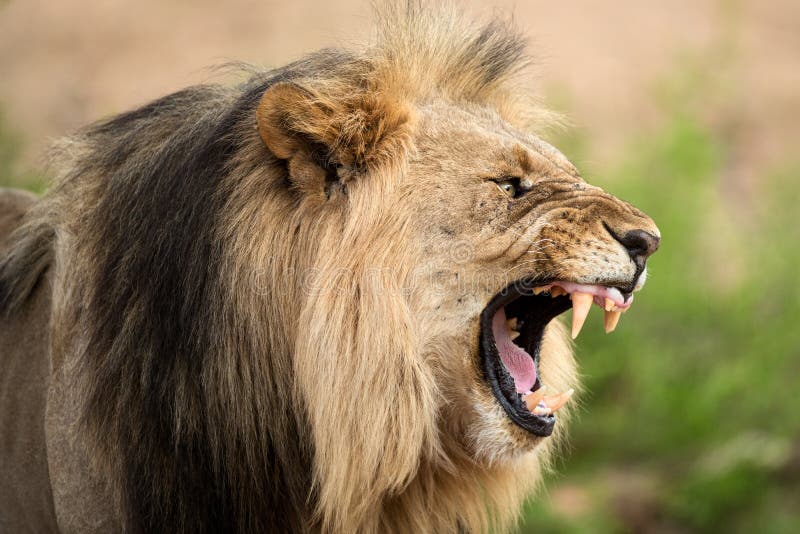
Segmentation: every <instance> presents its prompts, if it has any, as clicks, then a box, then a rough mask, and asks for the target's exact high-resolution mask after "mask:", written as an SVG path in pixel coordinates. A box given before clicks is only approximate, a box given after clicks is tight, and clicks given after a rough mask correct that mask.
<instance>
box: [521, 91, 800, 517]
mask: <svg viewBox="0 0 800 534" xmlns="http://www.w3.org/2000/svg"><path fill="white" fill-rule="evenodd" d="M704 87H705V86H704V85H703V84H701V83H695V84H688V85H686V89H687V90H691V91H692V92H693V95H692V97H691V98H689V97H686V98H684V96H685V95H683V94H680V92H678V93H677V94H674V95H673V97H672V98H667V99H665V101H664V103H663V104H664V106H665V107H666V111H667V116H668V120H667V121H666V124H665V125H664V126H663V128H662V129H661V130H660V131H658V132H656V133H654V134H651V135H648V136H646V137H644V136H643V137H642V138H641V139H638V140H636V141H634V142H632V143H631V145H630V150H628V151H627V154H629V156H628V157H627V159H626V160H625V161H622V162H621V163H620V164H619V165H618V166H616V167H615V168H613V169H612V170H610V171H607V172H603V171H599V173H597V174H595V173H593V172H585V174H586V175H587V178H588V180H589V181H590V182H592V183H595V184H597V185H600V186H602V187H604V188H606V189H607V190H609V191H610V192H612V193H614V194H615V195H617V196H620V197H621V198H624V199H626V200H628V201H630V202H632V203H633V204H634V205H636V206H637V207H639V208H641V209H643V210H644V211H645V212H647V213H648V214H650V215H651V216H652V217H653V218H654V219H655V221H656V222H657V224H658V225H659V228H660V229H661V232H662V236H663V242H662V246H661V249H660V250H659V252H658V253H657V254H656V255H655V256H653V258H651V260H650V262H649V264H650V267H649V272H650V277H649V280H648V282H647V286H646V288H645V290H644V291H643V292H642V293H640V294H639V295H637V300H636V303H635V306H634V309H633V311H632V312H631V313H628V314H626V315H625V316H624V317H623V320H622V321H621V323H620V326H619V328H618V329H617V331H616V332H615V333H614V334H613V335H611V336H605V335H604V334H603V333H602V321H601V314H593V315H594V317H591V318H590V319H592V321H591V322H589V323H588V324H587V327H586V328H584V331H583V333H582V334H581V337H580V338H579V342H578V359H579V361H580V365H581V369H582V372H583V374H584V379H585V386H586V390H587V394H585V395H584V398H583V401H584V408H583V410H582V414H581V416H580V417H579V418H578V420H577V421H575V422H574V423H573V424H572V428H571V433H572V434H571V436H572V438H571V446H572V450H571V452H570V453H569V454H568V460H566V461H563V462H562V464H561V465H560V466H559V467H558V468H557V471H558V473H559V474H556V475H551V476H550V480H548V482H547V484H546V489H545V490H544V494H543V495H539V496H538V497H537V498H536V499H535V500H534V501H533V502H531V503H530V504H529V505H528V507H527V509H526V513H525V521H524V523H523V525H522V529H521V530H522V532H526V533H527V532H531V533H533V532H536V533H542V532H746V531H747V532H750V531H752V530H753V529H755V528H758V529H759V530H760V531H761V532H797V531H798V528H800V509H798V508H797V505H798V504H799V503H800V400H798V397H797V394H796V381H797V377H798V375H800V328H798V327H797V322H798V319H800V286H798V284H797V275H798V264H800V247H798V244H800V227H798V224H797V221H798V217H797V207H796V205H797V199H800V161H798V160H796V161H792V159H791V158H787V161H786V163H785V165H784V166H783V167H782V168H781V169H779V170H776V171H775V172H774V173H772V174H771V175H769V176H761V177H758V179H757V183H755V184H754V185H753V186H752V187H750V188H746V187H742V186H741V184H737V183H735V178H734V176H735V172H736V169H735V168H731V165H732V163H731V162H734V165H735V161H736V157H735V154H733V151H734V150H735V149H736V148H735V147H734V146H733V143H732V142H731V140H732V137H731V136H728V135H726V134H725V133H724V132H723V133H719V132H718V131H715V129H714V128H713V127H711V126H707V121H705V120H704V117H703V114H702V113H700V112H698V110H699V109H700V107H699V106H696V103H697V102H699V101H702V100H703V98H704V97H708V96H709V94H708V93H707V92H706V93H705V94H704V93H703V89H704ZM698 93H699V94H698ZM704 111H707V106H706V109H705V110H704ZM723 122H724V121H723ZM561 141H562V142H561V143H559V145H560V146H561V147H562V148H565V147H566V152H567V154H568V155H569V156H572V157H573V158H575V159H577V160H578V161H580V159H581V154H582V152H583V150H584V149H585V147H586V146H588V143H587V141H586V140H585V139H581V138H580V137H579V136H578V137H575V135H574V134H573V137H572V138H566V139H563V140H561ZM584 171H586V169H584Z"/></svg>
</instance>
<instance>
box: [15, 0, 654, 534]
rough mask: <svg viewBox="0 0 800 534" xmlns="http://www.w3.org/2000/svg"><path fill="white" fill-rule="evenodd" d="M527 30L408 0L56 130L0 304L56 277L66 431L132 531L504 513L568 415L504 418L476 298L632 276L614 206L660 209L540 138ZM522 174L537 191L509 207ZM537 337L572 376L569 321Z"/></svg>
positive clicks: (514, 506)
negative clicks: (514, 181)
mask: <svg viewBox="0 0 800 534" xmlns="http://www.w3.org/2000/svg"><path fill="white" fill-rule="evenodd" d="M523 48H524V47H523V41H522V39H521V38H520V37H519V36H518V35H517V34H516V33H515V32H513V31H512V30H510V29H509V28H508V26H507V25H504V24H501V23H493V24H490V25H488V26H475V25H471V24H469V23H467V22H465V21H464V20H463V19H462V18H461V17H459V16H458V15H457V13H456V11H455V9H454V8H440V9H439V10H437V11H433V12H431V11H429V10H426V9H423V8H422V7H420V5H418V4H417V3H416V2H409V3H408V4H407V5H406V6H404V7H403V8H402V9H400V8H397V9H395V8H391V7H389V8H384V9H383V12H382V15H381V17H380V22H379V37H378V39H377V40H376V42H375V44H374V45H371V46H369V47H367V48H365V49H364V50H360V51H354V52H351V51H340V50H330V51H323V52H320V53H317V54H315V55H312V56H310V57H309V58H306V59H304V60H301V61H299V62H297V63H294V64H291V65H289V66H287V67H285V68H283V69H279V70H277V71H273V72H267V73H254V74H253V75H252V78H251V79H250V80H249V81H247V82H245V83H244V84H243V85H242V86H241V87H237V88H226V87H219V86H201V87H196V88H190V89H187V90H185V91H182V92H180V93H176V94H175V95H170V96H168V97H165V98H164V99H162V100H160V101H158V102H155V103H152V104H149V105H147V106H145V107H143V108H141V109H139V110H135V111H132V112H130V113H128V114H124V115H121V116H119V117H115V118H113V119H111V120H109V121H107V122H104V123H101V124H98V125H95V126H93V127H91V128H90V129H88V130H86V131H84V132H82V133H81V134H79V135H77V136H74V137H72V138H69V139H67V140H65V141H63V142H61V143H60V145H59V146H58V147H57V149H56V157H55V160H54V161H55V162H56V163H55V165H56V168H57V169H58V172H59V179H58V182H57V185H56V186H54V188H53V189H52V190H51V192H50V193H49V194H48V195H47V196H46V197H45V198H44V199H43V200H42V201H41V202H40V203H39V205H38V206H37V207H36V208H35V209H34V211H33V212H32V213H31V214H29V217H28V220H27V222H26V223H25V225H24V226H23V227H22V228H21V229H18V230H17V231H16V232H15V234H14V235H13V237H12V240H13V242H14V245H13V247H12V251H11V252H10V253H7V254H6V255H5V256H4V257H3V258H2V260H0V308H2V307H5V309H6V311H7V312H8V313H14V312H13V310H14V309H15V307H16V306H19V305H20V303H22V302H24V300H25V298H26V296H27V295H28V294H29V293H31V292H32V291H33V288H34V287H36V280H37V279H38V277H39V276H40V275H41V274H42V273H43V272H44V271H45V270H47V269H51V270H52V274H53V282H52V287H53V320H52V325H51V338H52V342H51V347H52V349H51V350H52V354H51V355H50V357H51V359H52V367H53V372H54V373H59V372H63V373H65V376H68V377H71V378H69V380H71V382H69V383H70V384H73V383H74V384H75V387H76V389H75V391H78V392H80V393H79V400H78V413H77V414H76V415H75V417H74V418H73V419H74V422H73V423H70V426H69V428H68V429H66V430H63V431H64V432H67V431H69V432H78V433H81V435H86V436H88V442H89V443H90V445H88V446H87V447H88V449H87V452H86V454H87V455H88V456H89V457H91V458H93V462H92V463H93V466H94V469H95V472H96V473H98V474H97V476H96V478H98V479H102V480H103V481H106V480H107V481H108V484H107V486H106V487H105V489H104V490H103V491H105V492H108V494H109V495H110V499H111V502H115V503H117V504H116V505H115V506H114V507H113V509H111V510H104V511H103V513H111V514H113V515H114V516H115V517H118V521H119V522H120V523H121V524H123V525H125V527H126V528H127V529H128V530H129V531H134V532H138V531H151V530H154V529H155V530H164V529H168V530H170V531H176V532H177V531H180V532H190V531H191V532H213V531H220V530H226V531H227V530H231V531H274V530H279V529H291V530H312V531H326V532H464V531H467V532H485V531H488V530H490V529H497V530H507V529H509V528H510V527H511V526H513V524H514V523H515V521H516V518H517V514H518V512H519V509H520V506H521V504H522V502H523V500H524V499H525V498H526V497H527V496H528V495H529V494H530V492H531V490H532V488H533V486H534V485H535V484H536V481H537V479H538V475H539V473H540V472H541V470H542V469H543V468H545V467H546V465H547V462H548V459H549V458H550V456H551V454H552V452H553V449H554V447H556V446H557V444H558V442H559V440H560V438H561V436H562V433H563V428H564V426H565V422H566V421H565V420H566V418H567V415H568V414H567V410H564V411H562V412H559V423H558V425H557V426H556V435H554V436H553V437H549V438H539V437H536V436H533V435H532V434H529V433H528V432H527V431H525V430H523V429H522V428H521V427H518V426H516V425H515V424H514V423H513V422H511V420H510V419H509V418H508V417H507V416H506V414H505V413H504V412H503V409H502V408H501V407H500V405H499V404H498V403H497V401H496V399H495V398H494V396H493V394H492V392H491V391H490V389H489V388H488V386H487V385H486V382H485V380H484V378H483V375H482V371H481V368H480V364H479V361H478V347H477V345H478V337H479V324H478V316H479V315H480V313H481V311H482V310H483V308H484V307H485V306H486V304H487V302H488V301H489V300H490V299H491V298H492V296H493V295H495V294H497V293H498V292H499V291H501V290H502V289H503V288H504V287H506V286H507V285H508V284H509V283H510V282H513V281H514V280H517V279H520V278H523V277H533V278H536V277H540V278H553V277H555V278H559V279H569V280H578V281H585V282H587V283H591V282H592V281H593V280H601V279H602V280H609V279H610V280H628V279H630V277H631V276H632V274H633V269H634V267H632V266H631V264H630V263H631V262H630V261H629V260H628V258H627V253H626V252H625V250H624V249H623V248H622V247H620V245H619V243H617V242H616V241H615V240H614V238H613V237H612V236H610V235H609V233H608V232H607V231H606V230H605V229H604V226H603V225H604V224H605V225H608V226H611V227H613V228H615V229H619V230H620V231H624V230H625V229H628V228H638V227H641V226H643V225H644V226H645V227H646V228H650V227H651V226H652V221H649V219H647V218H646V217H645V216H644V215H643V214H641V213H640V212H638V211H636V210H635V209H633V208H631V207H630V206H629V205H627V204H625V203H623V202H621V201H619V200H617V199H615V198H614V197H612V196H610V195H608V194H606V193H604V192H602V191H601V190H599V189H597V188H593V187H591V186H588V185H587V184H585V182H583V181H582V180H581V179H580V177H579V176H578V174H577V171H576V170H575V169H574V167H573V166H572V165H571V164H570V163H569V162H568V161H567V160H566V159H565V158H564V157H563V156H562V155H561V154H560V153H558V152H557V151H556V150H555V149H553V148H552V147H550V146H549V145H547V144H546V143H544V142H543V141H541V140H540V139H538V138H537V137H535V136H534V135H533V134H532V133H530V130H529V128H530V126H531V124H532V123H535V124H541V123H542V122H541V121H542V120H544V119H543V117H545V115H546V114H544V113H542V112H541V110H539V109H538V108H537V107H535V106H532V104H531V102H532V101H531V100H530V98H529V97H528V96H527V95H525V93H524V92H522V91H520V89H519V85H518V82H517V77H516V75H517V74H518V73H519V72H520V69H522V67H524V66H525V63H526V59H525V55H524V50H523ZM507 176H519V177H520V178H521V179H522V180H531V181H538V182H537V183H539V187H540V191H544V192H546V193H547V194H546V195H541V196H539V195H538V193H537V194H534V191H532V192H531V193H530V194H529V195H528V196H526V197H522V198H521V199H520V200H519V201H518V202H511V201H510V200H509V199H508V198H507V197H506V196H505V194H504V193H503V192H502V191H500V190H499V189H498V188H497V187H496V185H495V181H497V180H498V179H502V178H503V177H507ZM653 228H654V227H653ZM43 243H44V244H47V247H45V248H43ZM589 250H591V251H593V252H594V254H589V253H588V251H589ZM31 257H35V260H33V261H32V260H31V259H30V258H31ZM603 257H604V260H601V259H600V258H603ZM26 258H27V259H26ZM31 266H32V267H31ZM41 327H42V325H31V328H41ZM541 354H542V355H541V366H540V374H541V376H542V379H543V382H545V383H546V384H548V386H549V387H551V388H552V389H553V390H556V391H561V390H564V389H567V388H569V387H576V386H577V373H576V369H575V363H574V361H573V357H572V351H571V348H570V345H569V343H568V342H567V341H566V337H565V334H564V331H563V328H562V326H561V324H560V323H558V322H557V321H554V322H553V323H551V324H550V325H549V327H548V329H547V331H546V334H545V337H544V340H543V348H542V353H541ZM65 380H66V379H65ZM54 432H55V430H54ZM51 472H52V467H51ZM70 491H71V490H70V489H69V488H66V489H64V490H63V491H60V492H58V493H59V494H65V493H66V494H68V493H69V492H70ZM75 491H77V490H75ZM57 500H58V498H57ZM59 506H60V505H59V504H58V503H57V504H56V510H57V511H58V510H60V509H63V506H62V507H61V508H59ZM71 513H73V514H75V515H78V516H80V515H81V514H83V515H84V516H91V515H92V514H98V513H100V511H99V510H97V509H88V508H86V509H79V510H71ZM62 522H63V521H62Z"/></svg>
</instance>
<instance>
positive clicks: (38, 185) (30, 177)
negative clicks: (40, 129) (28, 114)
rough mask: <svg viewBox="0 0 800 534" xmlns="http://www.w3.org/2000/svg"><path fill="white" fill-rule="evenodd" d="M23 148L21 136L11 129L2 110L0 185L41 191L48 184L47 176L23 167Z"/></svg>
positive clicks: (0, 127) (0, 126)
mask: <svg viewBox="0 0 800 534" xmlns="http://www.w3.org/2000/svg"><path fill="white" fill-rule="evenodd" d="M22 148H23V144H22V138H21V136H20V135H19V134H18V133H17V132H15V131H13V130H12V129H11V127H10V126H9V125H8V123H7V122H6V120H5V116H4V115H3V113H2V112H0V187H18V188H21V189H27V190H29V191H33V192H36V193H41V192H42V191H44V189H45V186H46V181H45V178H44V176H43V175H41V174H40V173H37V172H35V171H33V170H30V169H27V168H24V167H23V165H22V164H21V162H20V157H19V156H20V153H21V152H22Z"/></svg>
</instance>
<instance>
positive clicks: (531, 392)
mask: <svg viewBox="0 0 800 534" xmlns="http://www.w3.org/2000/svg"><path fill="white" fill-rule="evenodd" d="M632 300H633V297H632V295H631V293H630V292H625V291H624V290H620V289H618V288H617V287H613V286H601V285H581V284H577V283H574V282H563V281H551V282H547V283H545V284H542V283H538V284H534V283H533V282H531V281H530V280H520V281H518V282H515V283H514V284H511V285H510V286H508V287H507V288H505V289H504V290H503V291H501V292H500V293H499V294H497V295H496V296H495V297H494V298H493V299H492V300H491V301H490V302H489V304H488V305H487V306H486V308H485V309H484V310H483V312H482V314H481V318H480V330H481V337H480V348H479V351H480V358H481V364H482V367H483V372H484V377H485V379H486V381H487V382H488V384H489V386H490V389H491V390H492V393H493V394H494V397H495V398H496V400H497V402H498V403H499V404H500V405H501V406H502V407H503V409H504V411H505V413H506V415H507V416H508V417H509V418H510V419H511V421H513V422H514V423H516V424H517V425H518V426H520V427H522V428H523V429H524V430H526V431H528V432H529V433H530V434H533V435H535V436H539V437H546V436H549V435H551V434H552V433H553V429H554V428H555V425H556V415H555V414H556V412H557V411H558V410H559V409H560V408H562V407H563V406H564V405H565V404H566V403H567V402H568V401H569V399H570V398H571V397H572V394H573V391H574V390H573V389H571V388H569V389H567V390H566V391H562V392H547V393H550V394H548V395H546V394H545V393H546V387H545V385H544V384H543V383H542V380H541V375H540V373H539V358H540V353H541V348H542V339H543V337H544V333H545V329H546V328H547V325H548V324H549V323H550V321H552V320H553V319H555V318H556V317H557V316H558V315H560V314H562V313H564V312H565V311H566V310H568V309H570V308H573V329H572V333H573V336H572V337H573V338H575V337H576V336H577V334H578V332H580V329H581V327H582V326H583V322H584V321H585V319H586V316H587V314H588V312H589V309H590V308H591V306H592V304H593V303H596V304H598V305H599V306H600V307H602V308H604V310H605V313H606V330H607V331H610V330H613V328H614V327H615V326H616V321H617V320H618V319H619V314H620V313H621V312H623V311H625V310H627V309H628V308H629V307H630V304H631V302H632ZM612 323H613V324H612ZM609 327H610V328H609Z"/></svg>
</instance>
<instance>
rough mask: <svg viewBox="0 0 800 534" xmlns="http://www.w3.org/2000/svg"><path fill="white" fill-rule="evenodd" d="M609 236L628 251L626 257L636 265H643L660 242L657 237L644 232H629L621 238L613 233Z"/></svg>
mask: <svg viewBox="0 0 800 534" xmlns="http://www.w3.org/2000/svg"><path fill="white" fill-rule="evenodd" d="M611 235H613V236H614V238H615V239H616V240H617V241H619V242H620V243H622V246H623V247H625V249H626V250H627V251H628V255H630V257H631V259H632V260H633V261H634V262H635V263H636V264H637V265H638V264H640V263H644V261H645V260H646V259H647V258H648V257H649V256H650V255H651V254H652V253H653V252H655V251H656V250H658V244H659V243H660V242H661V238H660V237H659V236H657V235H654V234H651V233H650V232H648V231H646V230H630V231H628V232H625V234H623V235H621V236H618V235H616V234H614V233H612V234H611Z"/></svg>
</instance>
